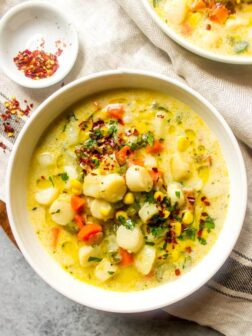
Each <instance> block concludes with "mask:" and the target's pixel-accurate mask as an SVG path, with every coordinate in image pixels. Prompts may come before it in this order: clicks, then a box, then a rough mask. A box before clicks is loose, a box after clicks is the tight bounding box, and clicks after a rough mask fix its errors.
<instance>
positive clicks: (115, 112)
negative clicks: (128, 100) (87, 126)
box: [106, 104, 124, 120]
mask: <svg viewBox="0 0 252 336" xmlns="http://www.w3.org/2000/svg"><path fill="white" fill-rule="evenodd" d="M106 111H107V113H108V115H109V116H110V117H111V118H115V119H117V120H121V119H122V117H123V115H124V106H123V104H109V105H107V107H106Z"/></svg>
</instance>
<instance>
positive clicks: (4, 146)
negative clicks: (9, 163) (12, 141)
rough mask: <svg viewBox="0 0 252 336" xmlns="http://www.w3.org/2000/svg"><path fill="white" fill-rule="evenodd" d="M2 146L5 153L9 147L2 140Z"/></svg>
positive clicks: (0, 146) (0, 145)
mask: <svg viewBox="0 0 252 336" xmlns="http://www.w3.org/2000/svg"><path fill="white" fill-rule="evenodd" d="M0 148H1V149H2V150H3V152H4V153H5V152H6V149H8V147H7V146H6V145H5V144H4V143H3V142H0Z"/></svg>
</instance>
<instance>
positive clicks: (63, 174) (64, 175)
mask: <svg viewBox="0 0 252 336" xmlns="http://www.w3.org/2000/svg"><path fill="white" fill-rule="evenodd" d="M59 175H60V176H61V179H62V181H64V182H66V181H67V180H68V179H69V176H68V175H67V173H61V174H59Z"/></svg>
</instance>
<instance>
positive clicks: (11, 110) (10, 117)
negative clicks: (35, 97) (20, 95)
mask: <svg viewBox="0 0 252 336" xmlns="http://www.w3.org/2000/svg"><path fill="white" fill-rule="evenodd" d="M24 103H25V108H24V109H23V108H22V107H21V105H20V102H19V101H18V100H17V99H16V98H15V97H12V98H11V99H10V100H6V101H5V102H4V107H5V109H4V112H3V113H1V114H0V121H1V120H2V126H3V131H4V132H5V133H6V134H7V135H8V137H12V136H14V133H15V130H14V128H13V127H12V125H11V123H13V122H15V123H18V122H19V120H18V119H19V118H21V117H22V116H28V115H29V114H30V112H31V108H32V107H33V104H30V105H29V104H28V102H27V100H24ZM0 125H1V124H0Z"/></svg>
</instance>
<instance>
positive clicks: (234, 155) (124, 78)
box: [7, 71, 247, 313]
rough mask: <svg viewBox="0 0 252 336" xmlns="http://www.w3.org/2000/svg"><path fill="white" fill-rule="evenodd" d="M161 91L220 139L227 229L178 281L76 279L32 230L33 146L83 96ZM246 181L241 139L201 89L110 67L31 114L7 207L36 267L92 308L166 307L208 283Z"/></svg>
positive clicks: (224, 253) (241, 210) (242, 202)
mask: <svg viewBox="0 0 252 336" xmlns="http://www.w3.org/2000/svg"><path fill="white" fill-rule="evenodd" d="M125 87H127V88H134V87H136V88H144V89H154V90H158V91H163V92H166V93H168V94H169V95H171V96H173V97H175V98H177V99H179V100H180V101H182V102H184V103H185V104H188V105H189V106H191V107H192V108H193V110H194V111H196V112H197V113H198V115H199V116H200V117H201V118H202V119H204V120H205V122H206V123H207V124H208V125H209V127H210V128H211V129H212V130H213V132H214V133H215V134H216V136H217V137H218V139H219V142H220V145H221V147H222V151H223V155H224V157H225V160H226V163H227V167H228V171H229V176H230V206H229V209H228V213H227V217H226V221H225V223H224V226H223V229H222V231H221V233H220V235H219V237H218V240H217V241H216V243H215V245H214V246H213V248H212V249H211V250H210V252H209V253H208V254H207V255H206V256H205V257H204V258H203V259H202V261H201V262H200V263H199V264H197V265H196V266H195V267H194V268H193V269H192V270H191V271H190V272H188V273H186V274H184V275H182V276H181V277H179V278H178V279H177V280H175V281H172V282H168V283H165V284H162V285H160V286H158V287H156V288H153V289H147V290H145V291H138V292H129V293H123V292H113V291H108V290H103V289H101V288H97V287H94V286H91V285H88V284H86V283H84V282H81V281H79V280H76V279H75V278H73V277H72V276H71V275H70V274H68V273H67V272H65V271H64V270H63V269H62V268H61V267H60V265H59V264H58V263H57V262H56V261H55V260H54V259H53V258H52V257H51V256H50V255H49V254H48V253H47V252H46V251H45V249H44V248H43V246H42V245H41V244H40V242H39V240H38V238H37V236H36V234H35V233H34V230H33V227H32V224H31V223H30V222H29V219H28V211H27V204H26V201H27V174H28V171H29V165H30V160H31V156H32V154H33V151H34V149H35V147H36V145H37V142H38V140H39V138H40V137H41V135H42V134H43V132H44V131H45V130H46V129H47V128H48V126H49V125H50V124H51V123H52V122H53V120H54V119H55V118H56V117H57V116H58V115H60V114H61V113H62V111H63V110H65V109H66V108H67V107H69V106H70V105H71V104H73V103H75V102H76V101H78V100H80V99H81V98H84V97H87V96H89V95H92V94H95V93H98V92H101V91H104V90H110V89H116V88H125ZM246 200H247V182H246V172H245V168H244V162H243V158H242V155H241V152H240V149H239V146H238V144H237V141H236V139H235V137H234V135H233V133H232V131H231V130H230V128H229V126H228V125H227V123H226V122H225V121H224V119H223V118H222V116H221V115H220V114H219V113H218V112H217V111H216V110H215V108H214V107H213V106H212V105H211V104H209V103H208V102H207V101H206V100H205V99H204V98H203V97H201V96H200V95H199V94H198V93H196V92H195V91H193V90H192V89H190V88H188V87H187V86H185V85H184V84H181V83H179V82H177V81H176V80H174V79H170V78H167V77H165V76H162V75H155V74H151V73H148V72H143V71H109V72H103V73H98V74H95V75H91V76H88V77H85V78H82V79H79V80H76V81H74V82H73V83H71V84H69V85H67V86H65V87H63V88H62V89H60V90H58V91H57V92H56V93H54V94H53V95H51V96H50V97H49V98H48V99H47V100H46V101H45V102H44V103H42V104H41V105H40V106H39V108H38V109H37V110H36V112H35V113H33V115H32V117H31V118H30V120H29V121H28V122H27V123H26V125H25V126H24V128H23V129H22V131H21V133H20V135H19V137H18V140H17V142H16V144H15V146H14V149H13V151H12V154H11V158H10V161H9V167H8V176H7V211H8V216H9V220H10V224H11V228H12V231H13V233H14V236H15V238H16V241H17V243H18V246H19V247H20V250H21V251H22V253H23V255H24V256H25V258H26V259H27V261H28V262H29V264H30V265H31V266H32V268H33V269H34V270H35V271H36V272H37V273H38V274H39V275H40V276H41V277H42V278H43V279H44V280H45V281H46V282H47V283H48V284H49V285H51V286H52V287H53V288H55V289H56V290H57V291H59V292H60V293H62V294H64V295H65V296H67V297H69V298H71V299H72V300H74V301H76V302H79V303H81V304H84V305H86V306H89V307H93V308H97V309H101V310H105V311H113V312H124V313H126V312H127V313H129V312H142V311H147V310H152V309H156V308H159V307H164V306H167V305H169V304H171V303H174V302H176V301H178V300H181V299H183V298H184V297H186V296H187V295H189V294H191V293H192V292H194V291H195V290H197V289H198V288H199V287H201V286H202V285H203V284H204V283H205V282H207V281H208V280H209V279H210V278H211V277H212V276H213V275H214V274H215V273H216V272H217V271H218V269H219V268H220V267H221V265H222V264H223V263H224V261H225V260H226V258H227V257H228V255H229V254H230V252H231V250H232V248H233V246H234V244H235V242H236V240H237V238H238V236H239V233H240V230H241V227H242V224H243V219H244V215H245V209H246Z"/></svg>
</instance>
